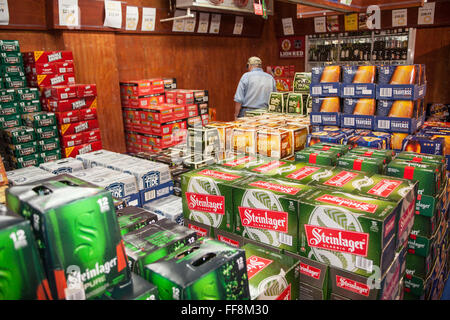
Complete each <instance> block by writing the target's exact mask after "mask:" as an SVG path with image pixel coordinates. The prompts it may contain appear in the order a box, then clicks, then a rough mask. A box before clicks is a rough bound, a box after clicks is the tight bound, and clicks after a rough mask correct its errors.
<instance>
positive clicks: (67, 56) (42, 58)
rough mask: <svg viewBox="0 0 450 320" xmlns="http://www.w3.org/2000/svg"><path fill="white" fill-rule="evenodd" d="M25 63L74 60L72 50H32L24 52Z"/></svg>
mask: <svg viewBox="0 0 450 320" xmlns="http://www.w3.org/2000/svg"><path fill="white" fill-rule="evenodd" d="M22 56H23V60H24V63H50V62H69V61H70V62H72V61H73V54H72V51H31V52H23V53H22Z"/></svg>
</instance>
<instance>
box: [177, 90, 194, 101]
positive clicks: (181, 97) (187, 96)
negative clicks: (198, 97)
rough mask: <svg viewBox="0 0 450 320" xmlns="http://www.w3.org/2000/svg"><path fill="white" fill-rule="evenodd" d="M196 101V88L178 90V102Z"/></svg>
mask: <svg viewBox="0 0 450 320" xmlns="http://www.w3.org/2000/svg"><path fill="white" fill-rule="evenodd" d="M192 103H194V90H179V91H178V92H177V104H192Z"/></svg>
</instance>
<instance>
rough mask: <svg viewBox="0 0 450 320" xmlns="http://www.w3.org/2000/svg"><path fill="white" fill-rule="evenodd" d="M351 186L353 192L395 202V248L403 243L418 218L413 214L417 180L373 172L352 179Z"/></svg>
mask: <svg viewBox="0 0 450 320" xmlns="http://www.w3.org/2000/svg"><path fill="white" fill-rule="evenodd" d="M353 186H354V187H355V189H354V190H352V191H351V193H353V194H360V195H363V196H366V197H372V198H376V199H381V200H384V201H391V202H393V203H397V207H398V208H399V215H398V221H397V248H398V247H399V246H401V245H403V244H404V243H405V241H406V239H407V238H408V236H409V234H410V233H411V231H412V230H413V225H414V224H415V220H416V219H417V218H418V216H417V215H416V214H415V212H416V210H415V206H416V199H417V190H418V182H417V181H411V180H407V179H402V178H394V177H389V176H383V175H379V174H374V175H371V176H370V177H364V179H361V180H356V181H354V183H353Z"/></svg>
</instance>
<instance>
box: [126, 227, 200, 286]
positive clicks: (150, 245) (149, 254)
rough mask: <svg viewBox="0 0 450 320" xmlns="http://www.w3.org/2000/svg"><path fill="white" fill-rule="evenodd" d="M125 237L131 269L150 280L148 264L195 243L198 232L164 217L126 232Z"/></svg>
mask: <svg viewBox="0 0 450 320" xmlns="http://www.w3.org/2000/svg"><path fill="white" fill-rule="evenodd" d="M123 239H124V241H125V251H126V253H127V256H128V260H129V264H130V269H131V271H133V272H135V273H137V274H139V275H140V276H142V277H144V278H145V279H147V280H148V277H147V276H146V275H145V273H144V268H145V266H146V265H147V264H149V263H152V262H155V261H157V260H159V259H161V258H163V257H165V256H167V255H168V254H170V253H172V252H174V251H175V250H177V249H179V248H181V247H185V246H186V245H188V244H191V243H194V242H195V240H196V239H197V234H196V233H195V232H194V231H193V230H190V229H188V228H186V227H183V226H180V225H179V224H177V223H175V222H172V221H170V220H168V219H162V220H158V221H156V222H155V223H152V224H148V225H146V226H144V227H142V228H139V229H137V230H134V231H131V232H128V233H126V234H125V235H124V236H123Z"/></svg>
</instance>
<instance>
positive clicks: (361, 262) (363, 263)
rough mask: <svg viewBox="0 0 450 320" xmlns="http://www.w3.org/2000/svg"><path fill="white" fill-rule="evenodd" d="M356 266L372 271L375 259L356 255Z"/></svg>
mask: <svg viewBox="0 0 450 320" xmlns="http://www.w3.org/2000/svg"><path fill="white" fill-rule="evenodd" d="M356 267H357V268H360V269H363V270H365V271H367V272H369V273H371V272H372V269H373V261H372V260H369V259H366V258H364V257H361V256H356Z"/></svg>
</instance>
